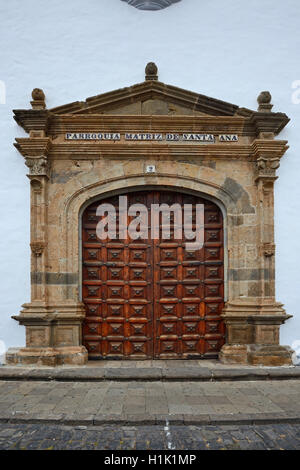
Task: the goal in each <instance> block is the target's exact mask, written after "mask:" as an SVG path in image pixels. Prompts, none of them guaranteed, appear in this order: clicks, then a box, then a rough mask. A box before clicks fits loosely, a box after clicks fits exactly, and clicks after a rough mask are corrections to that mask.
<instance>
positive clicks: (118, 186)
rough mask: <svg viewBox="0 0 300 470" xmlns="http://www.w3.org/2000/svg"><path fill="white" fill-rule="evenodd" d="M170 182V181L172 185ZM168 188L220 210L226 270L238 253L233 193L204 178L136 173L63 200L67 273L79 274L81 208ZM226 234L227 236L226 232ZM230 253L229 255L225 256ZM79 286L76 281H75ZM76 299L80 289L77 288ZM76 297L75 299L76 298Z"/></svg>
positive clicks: (78, 192)
mask: <svg viewBox="0 0 300 470" xmlns="http://www.w3.org/2000/svg"><path fill="white" fill-rule="evenodd" d="M173 182H174V184H172V183H173ZM150 187H152V188H153V187H155V188H158V187H160V188H164V189H167V188H169V189H170V190H176V189H177V190H179V191H181V192H191V193H194V194H198V195H200V196H202V197H204V198H207V199H210V200H212V201H213V202H214V203H216V204H217V205H218V206H219V207H220V208H221V210H222V213H223V219H224V237H225V239H224V246H226V247H227V249H226V250H225V257H224V268H225V273H228V269H229V266H230V265H231V264H232V265H234V264H235V262H234V258H235V257H236V256H237V255H238V254H237V253H236V252H235V250H234V249H233V246H235V245H236V244H237V243H238V239H239V234H238V231H239V230H238V228H239V227H238V226H237V225H236V224H235V223H234V218H235V217H236V216H238V213H239V211H240V209H239V207H238V205H237V204H236V196H235V194H232V193H231V192H230V189H229V188H227V187H222V186H220V185H218V184H216V183H213V182H212V181H205V180H201V179H197V178H193V177H190V176H184V175H182V176H178V175H169V174H155V175H153V176H152V175H151V176H150V175H146V176H145V174H138V175H131V176H123V177H118V178H113V179H111V180H106V181H98V182H97V183H94V184H91V185H89V186H87V187H84V188H81V189H80V190H78V191H76V192H75V193H74V194H73V195H72V196H71V197H70V198H69V199H68V200H67V201H66V204H65V208H64V214H63V220H62V226H63V227H65V230H66V231H65V236H66V253H65V255H66V256H65V261H66V266H65V271H66V272H68V273H74V274H76V273H79V278H80V273H81V237H80V227H81V222H80V220H81V215H82V212H83V210H84V209H85V207H87V205H88V204H90V203H91V202H92V201H93V200H94V201H95V200H97V199H101V198H105V197H108V196H109V195H113V194H120V193H122V192H126V191H130V190H135V189H138V188H139V189H141V188H145V189H147V188H150ZM229 233H230V236H229V235H228V234H229ZM228 254H230V256H228ZM79 285H80V283H79ZM232 296H233V293H231V292H230V283H229V282H228V275H227V276H226V275H225V300H228V299H229V298H231V297H232ZM78 297H79V298H80V292H79V291H78ZM79 298H78V300H79Z"/></svg>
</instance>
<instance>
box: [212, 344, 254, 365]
mask: <svg viewBox="0 0 300 470" xmlns="http://www.w3.org/2000/svg"><path fill="white" fill-rule="evenodd" d="M219 360H220V362H222V363H223V364H247V363H248V357H247V345H245V344H242V345H238V344H232V345H231V344H225V345H224V346H223V347H222V349H221V351H220V354H219Z"/></svg>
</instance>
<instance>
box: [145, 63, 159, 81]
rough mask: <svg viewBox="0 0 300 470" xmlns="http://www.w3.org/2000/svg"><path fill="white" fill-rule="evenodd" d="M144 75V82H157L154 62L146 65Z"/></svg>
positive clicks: (156, 69)
mask: <svg viewBox="0 0 300 470" xmlns="http://www.w3.org/2000/svg"><path fill="white" fill-rule="evenodd" d="M145 75H146V76H145V80H158V68H157V66H156V64H155V63H154V62H149V63H148V64H147V65H146V68H145Z"/></svg>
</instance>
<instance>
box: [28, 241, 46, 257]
mask: <svg viewBox="0 0 300 470" xmlns="http://www.w3.org/2000/svg"><path fill="white" fill-rule="evenodd" d="M30 247H31V251H32V253H33V255H34V256H36V257H39V256H42V254H43V252H44V249H45V247H46V243H45V242H42V241H35V242H32V243H30Z"/></svg>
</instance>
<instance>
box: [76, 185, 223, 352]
mask: <svg viewBox="0 0 300 470" xmlns="http://www.w3.org/2000/svg"><path fill="white" fill-rule="evenodd" d="M127 197H128V207H129V206H131V205H132V204H135V203H141V204H144V205H145V206H146V207H147V209H148V212H149V214H150V210H151V205H152V204H163V203H166V204H169V205H172V204H175V203H178V204H180V205H183V204H193V208H194V207H195V205H196V204H204V207H205V211H204V223H205V237H204V247H203V248H202V249H201V250H197V251H188V250H186V247H185V242H186V241H187V240H186V239H185V238H184V235H183V237H182V238H181V239H176V238H175V235H176V234H175V233H174V215H173V214H172V212H171V219H170V221H171V238H170V239H168V240H165V239H163V238H162V237H161V236H160V238H159V239H158V240H152V239H151V236H150V233H149V236H148V237H147V238H146V237H145V238H140V239H138V240H132V239H129V238H128V239H126V240H120V239H119V238H116V239H108V240H105V241H101V240H99V239H98V238H97V235H96V226H97V223H98V221H99V220H100V217H98V216H96V210H97V207H98V206H99V204H100V203H101V204H102V203H104V202H105V203H109V204H112V205H113V206H114V207H115V208H116V223H117V235H118V229H119V223H120V220H121V219H120V216H121V214H119V209H118V207H119V197H118V196H115V197H111V198H109V199H106V200H105V201H103V200H101V201H100V202H99V201H97V202H96V203H93V204H92V205H90V206H89V207H88V208H87V209H86V210H85V212H84V214H83V224H82V237H83V238H82V239H83V302H84V303H85V305H86V312H87V316H86V320H85V323H84V327H83V337H84V345H85V346H86V348H87V349H88V352H89V357H90V358H91V359H102V358H107V359H112V358H116V359H149V358H157V359H159V358H161V359H179V358H205V357H207V358H211V357H216V356H217V353H218V351H219V350H220V348H221V347H222V345H223V344H224V324H223V321H222V319H221V317H220V314H221V312H222V308H223V306H224V300H223V298H224V281H223V279H224V271H223V270H224V264H223V256H224V255H223V218H222V213H221V211H220V209H219V208H218V207H217V206H216V205H215V204H213V203H212V202H210V201H207V200H205V199H201V198H199V197H195V196H190V195H186V194H181V193H175V192H170V191H140V192H135V193H128V194H127ZM132 219H133V217H128V219H127V223H129V222H130V221H131V220H132ZM149 220H150V215H149ZM161 222H162V220H160V228H161ZM191 227H192V228H194V227H195V210H193V217H192V220H191Z"/></svg>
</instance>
